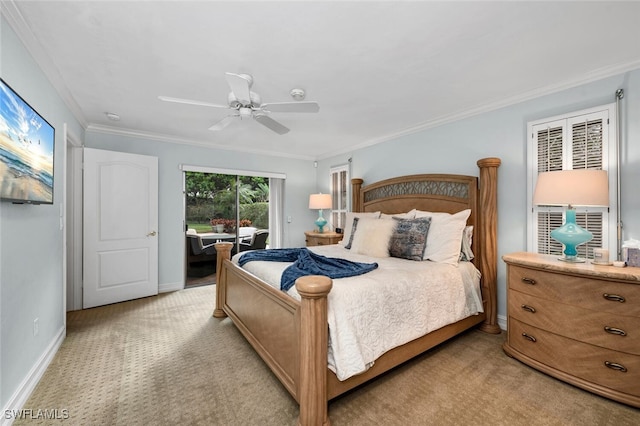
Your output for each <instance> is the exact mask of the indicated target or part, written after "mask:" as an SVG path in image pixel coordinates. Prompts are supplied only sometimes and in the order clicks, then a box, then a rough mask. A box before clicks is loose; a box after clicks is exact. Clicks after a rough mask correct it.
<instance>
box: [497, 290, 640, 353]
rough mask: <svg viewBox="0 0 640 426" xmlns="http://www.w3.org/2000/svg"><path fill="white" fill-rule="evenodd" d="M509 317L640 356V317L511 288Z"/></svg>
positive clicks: (562, 334) (593, 343)
mask: <svg viewBox="0 0 640 426" xmlns="http://www.w3.org/2000/svg"><path fill="white" fill-rule="evenodd" d="M508 298H509V316H510V317H512V318H516V319H518V320H519V321H522V322H524V323H526V324H529V325H532V326H535V327H537V328H541V329H544V330H547V331H550V332H552V333H555V334H559V335H561V336H565V337H569V338H572V339H575V340H580V341H583V342H586V343H590V344H592V345H596V346H600V347H606V348H610V349H613V350H616V351H622V352H626V353H629V354H635V355H640V317H631V316H624V315H616V314H612V313H609V312H600V311H593V310H590V309H584V308H581V307H577V306H572V305H567V304H564V303H560V302H556V301H551V300H545V299H542V298H539V297H537V296H532V295H530V294H525V293H521V292H519V291H514V290H511V291H510V292H509V296H508Z"/></svg>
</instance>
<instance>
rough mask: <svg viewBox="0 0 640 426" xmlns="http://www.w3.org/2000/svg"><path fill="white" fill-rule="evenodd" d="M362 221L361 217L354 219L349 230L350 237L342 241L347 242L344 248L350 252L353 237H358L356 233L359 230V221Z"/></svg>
mask: <svg viewBox="0 0 640 426" xmlns="http://www.w3.org/2000/svg"><path fill="white" fill-rule="evenodd" d="M359 220H360V218H359V217H354V218H353V222H352V223H351V227H350V228H349V229H350V231H349V237H348V239H347V237H346V236H345V237H343V238H342V240H343V241H345V240H346V241H347V244H346V245H345V246H344V248H346V249H348V250H350V249H351V245H352V244H353V237H354V235H356V231H357V230H358V221H359Z"/></svg>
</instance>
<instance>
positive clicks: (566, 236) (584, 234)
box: [551, 208, 593, 263]
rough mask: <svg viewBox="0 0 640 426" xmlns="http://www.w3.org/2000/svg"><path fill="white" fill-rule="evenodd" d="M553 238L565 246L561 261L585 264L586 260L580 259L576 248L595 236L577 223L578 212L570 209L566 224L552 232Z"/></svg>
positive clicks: (567, 213)
mask: <svg viewBox="0 0 640 426" xmlns="http://www.w3.org/2000/svg"><path fill="white" fill-rule="evenodd" d="M551 238H553V239H554V240H556V241H558V242H560V243H562V244H563V245H564V256H562V257H559V258H558V259H559V260H562V261H563V262H573V263H584V262H585V259H583V258H581V257H578V251H577V250H576V246H579V245H580V244H583V243H586V242H587V241H590V240H591V239H592V238H593V234H592V233H591V232H589V231H587V230H586V229H583V228H581V227H580V226H579V225H578V224H577V223H576V211H575V210H574V209H571V208H569V209H567V212H566V219H565V224H564V225H562V226H561V227H559V228H556V229H554V230H553V231H551Z"/></svg>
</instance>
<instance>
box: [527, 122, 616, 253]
mask: <svg viewBox="0 0 640 426" xmlns="http://www.w3.org/2000/svg"><path fill="white" fill-rule="evenodd" d="M608 113H609V111H608V110H600V111H597V112H589V113H584V114H580V113H578V114H575V115H567V116H565V117H556V118H555V119H553V120H549V121H544V120H542V121H541V122H536V123H534V124H530V125H529V128H530V129H531V132H530V135H529V136H530V138H531V139H530V143H531V144H532V145H533V146H532V147H531V148H532V149H531V150H530V152H531V153H533V159H532V161H533V164H532V166H533V169H534V170H536V171H537V173H533V175H532V176H531V180H532V182H530V188H535V183H536V180H537V175H538V174H539V173H543V172H548V171H556V170H570V169H594V170H602V169H605V170H606V169H608V154H607V152H608V145H607V144H608V134H609V119H608V115H609V114H608ZM564 211H565V207H564V206H536V205H532V209H531V213H532V216H531V219H530V226H531V228H532V230H533V232H532V240H533V241H530V247H531V249H532V251H534V252H536V253H542V254H552V255H561V254H562V251H563V249H564V247H563V246H562V244H560V243H559V242H557V241H555V240H554V239H552V238H551V236H550V232H551V231H552V230H554V229H556V228H558V227H560V226H562V224H563V223H564ZM608 214H609V213H608V209H607V208H606V207H605V208H602V207H599V208H594V207H589V208H587V207H581V206H576V221H577V223H578V225H580V226H581V227H583V228H584V229H586V230H588V231H589V232H591V233H592V234H593V239H592V240H591V241H589V242H587V243H585V244H581V245H579V246H578V247H577V250H578V256H580V257H584V258H593V249H594V248H596V247H605V248H606V247H607V245H608V241H607V235H608V229H607V227H608V220H609V219H608Z"/></svg>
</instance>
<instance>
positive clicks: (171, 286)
mask: <svg viewBox="0 0 640 426" xmlns="http://www.w3.org/2000/svg"><path fill="white" fill-rule="evenodd" d="M183 288H184V281H179V282H177V283H166V284H160V285H158V293H169V292H171V291H178V290H182V289H183Z"/></svg>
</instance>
